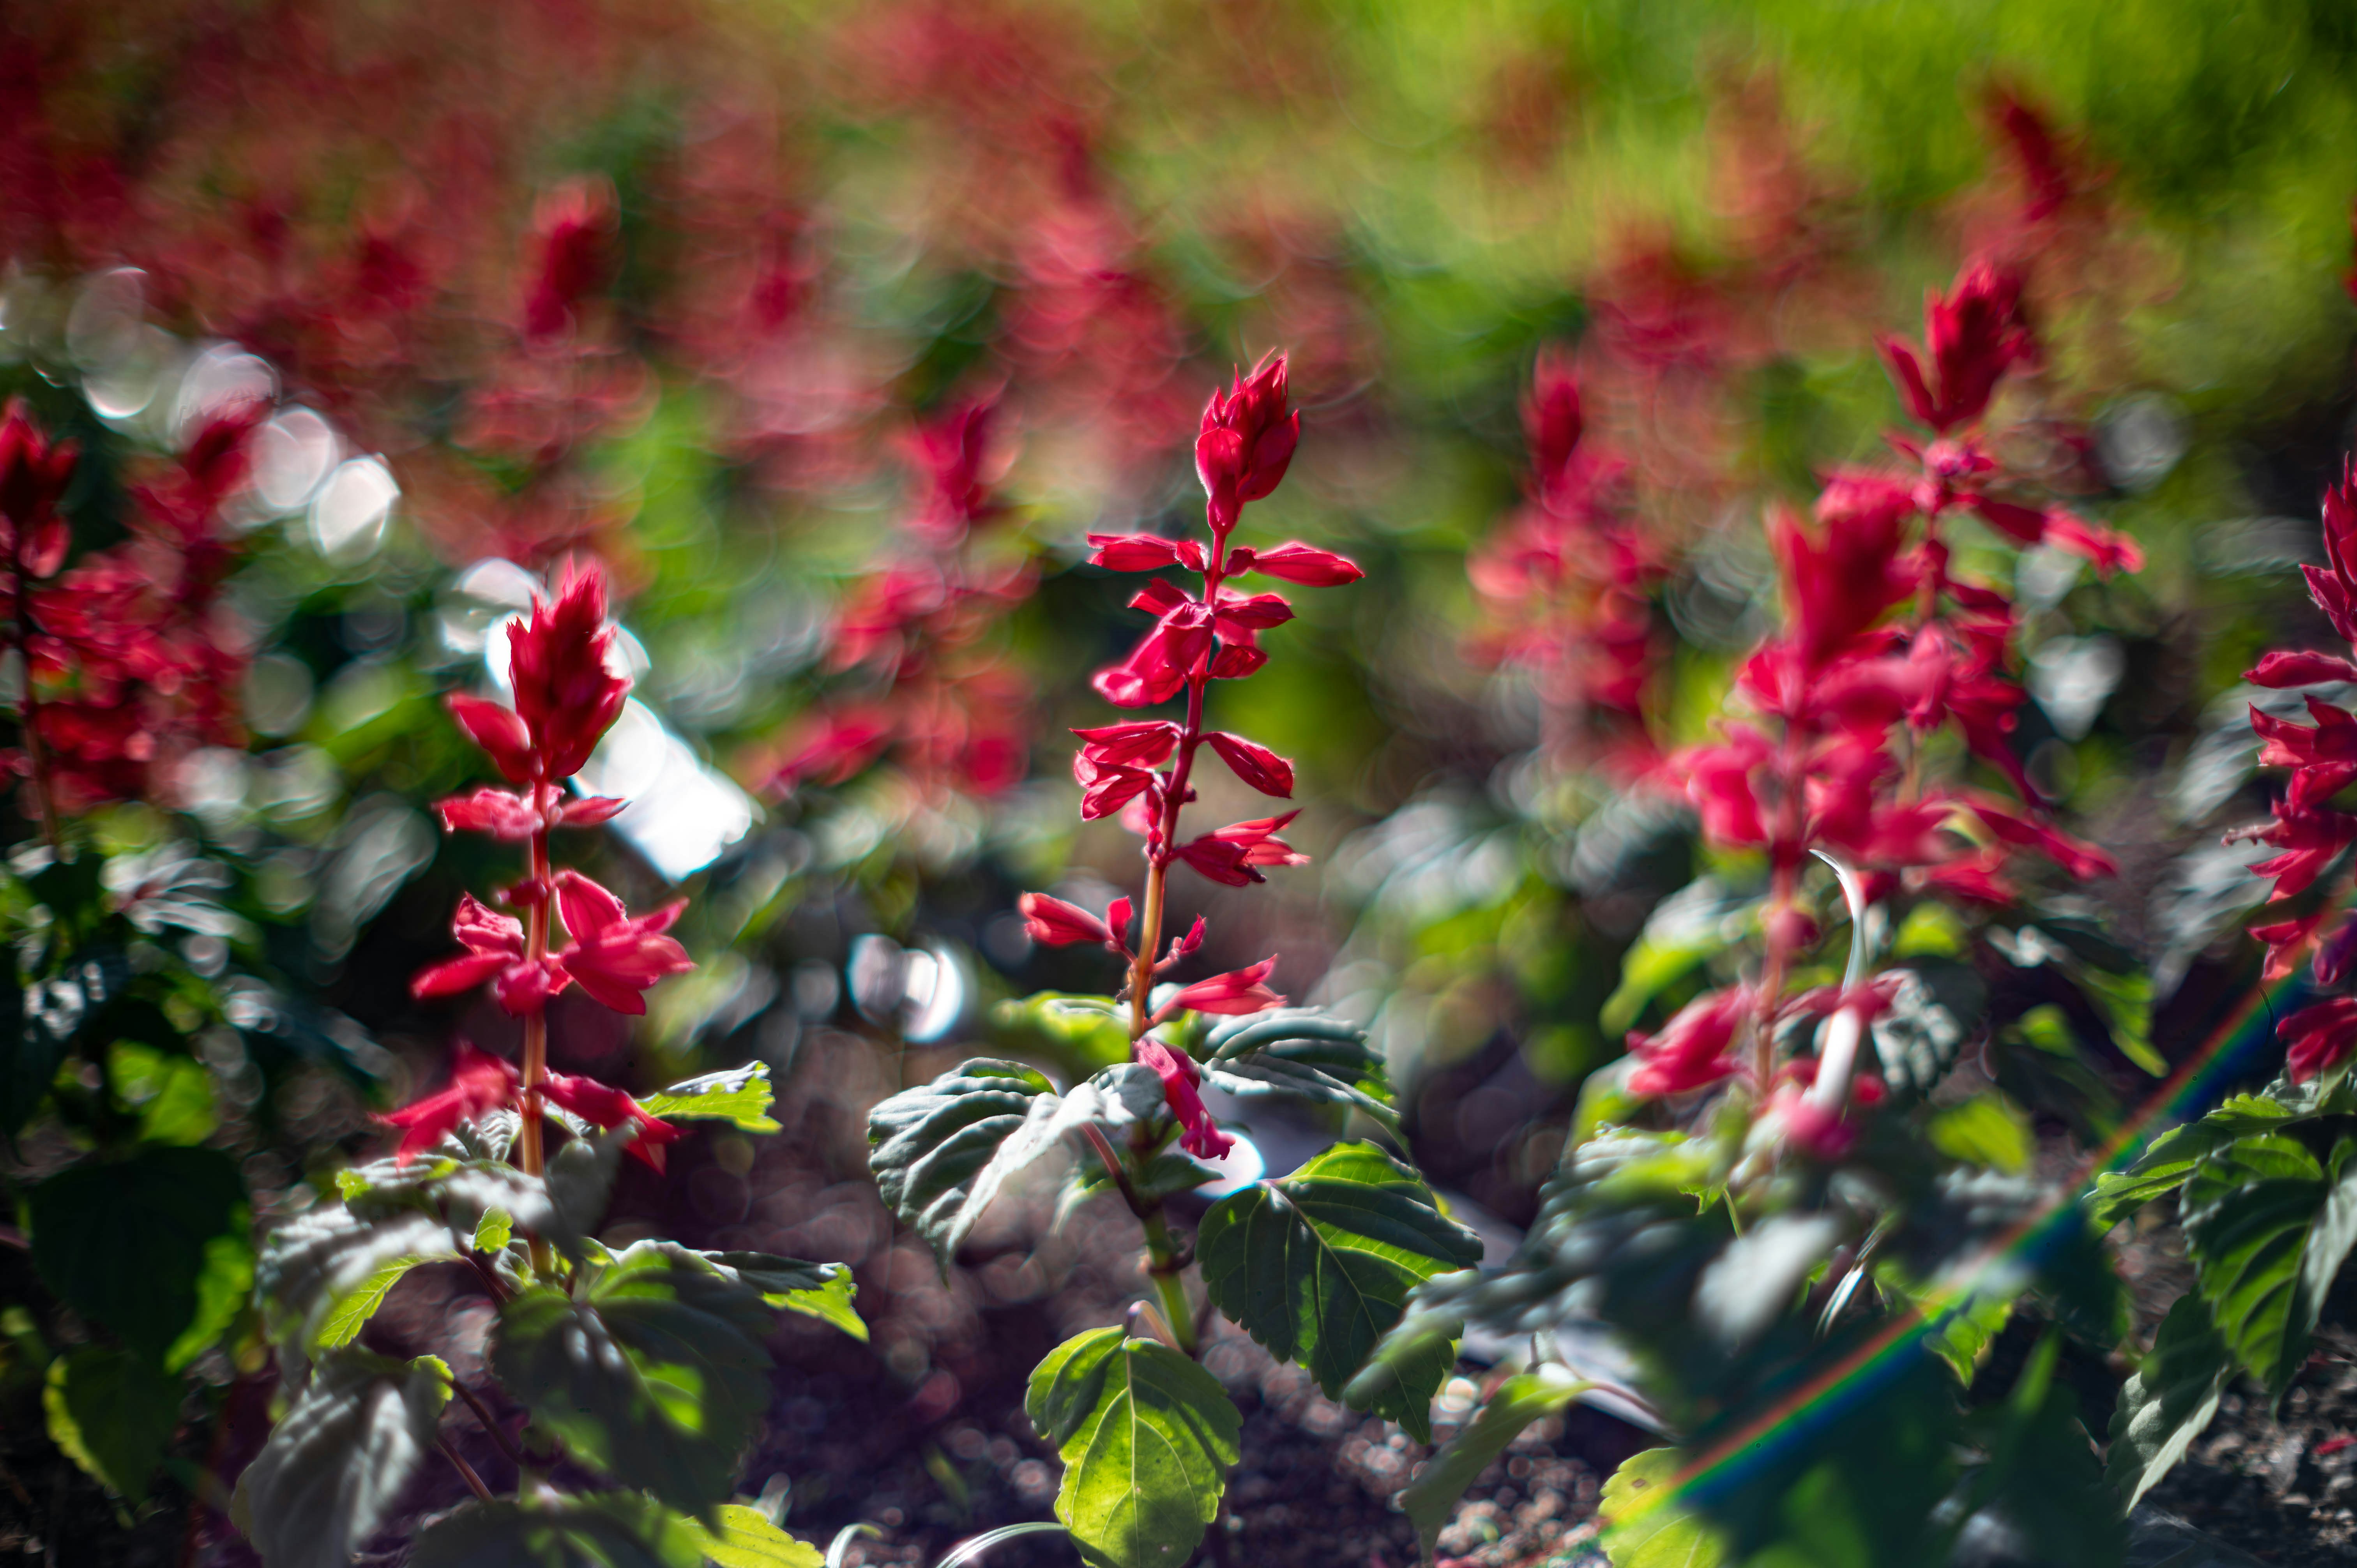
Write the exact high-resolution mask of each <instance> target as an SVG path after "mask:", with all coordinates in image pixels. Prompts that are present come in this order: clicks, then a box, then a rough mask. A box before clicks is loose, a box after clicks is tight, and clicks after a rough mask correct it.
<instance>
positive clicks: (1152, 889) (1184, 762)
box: [1129, 534, 1225, 1040]
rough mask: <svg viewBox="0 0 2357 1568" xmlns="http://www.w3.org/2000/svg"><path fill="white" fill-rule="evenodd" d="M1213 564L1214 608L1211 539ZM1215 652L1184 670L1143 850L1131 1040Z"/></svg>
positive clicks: (1208, 577) (1214, 578) (1212, 600)
mask: <svg viewBox="0 0 2357 1568" xmlns="http://www.w3.org/2000/svg"><path fill="white" fill-rule="evenodd" d="M1224 543H1225V541H1224V540H1222V539H1221V538H1220V537H1219V536H1218V535H1217V534H1214V535H1213V548H1212V552H1211V566H1210V568H1209V569H1208V570H1207V571H1205V572H1204V574H1203V602H1204V603H1205V604H1206V605H1212V606H1216V605H1217V604H1218V603H1219V597H1220V549H1221V547H1222V545H1223V544H1224ZM1217 650H1218V639H1217V637H1216V636H1214V638H1213V639H1212V645H1211V647H1209V648H1206V649H1205V650H1203V652H1202V655H1201V657H1200V658H1199V659H1197V660H1195V667H1194V668H1193V669H1192V670H1189V671H1187V724H1186V727H1185V728H1183V729H1181V730H1180V731H1179V755H1178V758H1177V760H1176V761H1174V762H1173V763H1172V764H1171V765H1170V776H1169V778H1168V780H1166V781H1165V783H1164V784H1163V787H1162V817H1161V820H1160V822H1158V823H1157V827H1156V837H1155V840H1154V842H1152V843H1149V844H1148V845H1147V846H1146V898H1145V905H1146V908H1145V910H1144V915H1145V918H1146V924H1145V925H1144V927H1143V928H1142V929H1140V930H1139V932H1138V943H1137V957H1136V958H1135V960H1134V961H1132V966H1131V970H1130V979H1129V1037H1130V1038H1131V1039H1133V1040H1135V1039H1141V1038H1143V1037H1144V1036H1145V1034H1146V1028H1147V1026H1149V1025H1150V1024H1151V1022H1152V1021H1153V1002H1152V999H1151V995H1150V993H1152V991H1153V989H1154V955H1155V953H1156V952H1157V950H1159V949H1160V947H1161V945H1162V924H1163V922H1162V909H1163V903H1164V890H1165V888H1166V886H1168V872H1169V869H1170V862H1171V861H1172V859H1174V858H1175V856H1176V853H1177V851H1176V846H1177V844H1178V843H1179V811H1181V810H1182V809H1183V808H1184V807H1185V806H1186V803H1187V781H1188V779H1189V777H1190V776H1191V775H1192V774H1193V773H1194V771H1195V748H1196V747H1197V746H1201V745H1202V744H1203V693H1204V690H1205V688H1207V687H1208V686H1210V685H1211V659H1212V656H1213V654H1214V653H1215V652H1216V651H1217Z"/></svg>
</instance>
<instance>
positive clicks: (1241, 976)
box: [1141, 953, 1285, 1043]
mask: <svg viewBox="0 0 2357 1568" xmlns="http://www.w3.org/2000/svg"><path fill="white" fill-rule="evenodd" d="M1275 972H1276V955H1275V954H1274V953H1272V954H1270V955H1269V956H1268V957H1266V958H1265V959H1263V960H1261V961H1259V962H1258V963H1256V964H1254V965H1252V966H1251V967H1250V968H1247V969H1238V970H1232V971H1230V972H1228V973H1226V974H1215V975H1213V976H1212V977H1211V979H1209V980H1199V981H1197V982H1196V983H1194V984H1192V985H1189V986H1187V987H1185V988H1184V989H1182V990H1181V991H1180V992H1179V993H1178V994H1177V995H1176V996H1173V997H1172V998H1171V999H1170V1000H1169V1001H1168V1002H1166V1003H1164V1004H1162V1005H1161V1007H1160V1008H1159V1009H1158V1010H1157V1012H1156V1013H1155V1015H1154V1018H1155V1022H1157V1023H1160V1022H1162V1021H1164V1020H1165V1019H1168V1018H1171V1017H1175V1016H1176V1015H1179V1014H1180V1013H1183V1012H1187V1011H1189V1009H1191V1010H1193V1011H1194V1012H1197V1013H1213V1014H1219V1015H1225V1016H1234V1015H1242V1014H1246V1013H1260V1012H1265V1011H1266V1010H1267V1009H1269V1008H1271V1007H1282V1006H1284V1005H1285V998H1284V997H1282V996H1280V995H1278V994H1277V993H1275V992H1274V991H1271V990H1270V989H1269V988H1268V986H1267V984H1266V983H1265V982H1266V981H1267V979H1268V977H1269V976H1270V975H1271V974H1274V973H1275ZM1141 1043H1143V1042H1141Z"/></svg>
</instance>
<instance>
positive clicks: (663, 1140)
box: [540, 1072, 684, 1171]
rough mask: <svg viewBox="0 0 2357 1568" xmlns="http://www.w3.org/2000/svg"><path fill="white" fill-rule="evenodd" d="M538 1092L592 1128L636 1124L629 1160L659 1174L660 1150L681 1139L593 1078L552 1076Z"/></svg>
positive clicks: (678, 1133)
mask: <svg viewBox="0 0 2357 1568" xmlns="http://www.w3.org/2000/svg"><path fill="white" fill-rule="evenodd" d="M540 1092H541V1093H543V1094H544V1095H546V1096H547V1097H548V1099H549V1101H550V1102H551V1103H553V1104H555V1105H558V1106H561V1107H563V1108H564V1109H565V1110H567V1111H570V1112H573V1114H575V1115H576V1116H578V1117H580V1118H581V1120H583V1121H584V1122H588V1123H589V1124H590V1125H591V1126H593V1127H597V1128H601V1129H610V1128H615V1127H619V1126H620V1125H621V1124H622V1123H623V1122H634V1123H636V1124H637V1126H638V1129H639V1135H638V1136H637V1137H635V1138H633V1139H631V1140H630V1155H631V1157H633V1158H634V1159H640V1160H643V1161H645V1162H646V1163H647V1164H648V1165H651V1166H652V1167H653V1168H654V1169H656V1170H658V1171H660V1170H662V1168H663V1146H664V1145H665V1144H676V1143H678V1142H679V1140H680V1139H681V1138H682V1137H683V1135H684V1134H683V1133H681V1131H680V1129H678V1128H677V1127H674V1126H673V1125H672V1124H671V1123H670V1122H665V1121H663V1120H662V1118H660V1117H656V1116H650V1115H649V1114H647V1112H646V1109H645V1108H644V1107H643V1106H641V1105H640V1103H639V1102H638V1101H635V1100H633V1099H631V1098H630V1096H629V1095H627V1094H625V1093H623V1092H622V1091H621V1090H619V1089H616V1088H613V1087H612V1086H611V1085H608V1084H603V1083H599V1082H598V1081H597V1079H594V1078H583V1077H580V1076H578V1075H576V1074H573V1073H564V1072H553V1073H550V1074H549V1075H548V1076H547V1077H546V1078H544V1079H541V1081H540Z"/></svg>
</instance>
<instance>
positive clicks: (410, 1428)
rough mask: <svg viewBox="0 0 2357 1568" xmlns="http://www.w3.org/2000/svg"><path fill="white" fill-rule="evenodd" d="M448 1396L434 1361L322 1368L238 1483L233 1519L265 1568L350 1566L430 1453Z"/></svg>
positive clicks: (331, 1361) (337, 1360) (337, 1361)
mask: <svg viewBox="0 0 2357 1568" xmlns="http://www.w3.org/2000/svg"><path fill="white" fill-rule="evenodd" d="M449 1398H450V1387H449V1383H448V1381H447V1373H446V1371H445V1370H444V1369H442V1368H441V1366H440V1364H439V1363H438V1362H436V1360H435V1359H433V1358H432V1357H430V1356H428V1357H421V1358H419V1359H417V1360H415V1361H412V1362H409V1363H407V1364H406V1365H404V1364H403V1363H402V1362H399V1361H391V1360H387V1359H384V1358H383V1357H381V1356H371V1355H369V1354H367V1353H366V1352H364V1351H358V1350H339V1351H336V1352H334V1353H332V1354H331V1355H329V1356H328V1357H327V1358H326V1359H323V1360H321V1362H320V1363H319V1366H318V1369H317V1371H316V1372H315V1373H314V1374H313V1376H312V1378H311V1381H310V1384H309V1386H308V1387H307V1388H305V1389H304V1390H303V1391H301V1392H300V1393H299V1394H297V1395H296V1399H295V1402H294V1404H293V1405H292V1406H290V1407H289V1408H288V1410H287V1412H286V1414H285V1417H284V1418H283V1419H281V1420H280V1422H279V1423H278V1424H277V1426H276V1427H275V1428H274V1429H273V1430H272V1432H271V1434H270V1440H269V1441H268V1442H266V1443H264V1444H263V1445H262V1452H261V1453H260V1454H257V1455H254V1459H253V1464H251V1465H249V1466H246V1467H245V1473H244V1475H242V1476H241V1477H239V1478H238V1483H237V1495H236V1498H235V1502H234V1504H233V1506H232V1509H231V1515H232V1517H233V1518H234V1519H235V1520H237V1524H238V1528H239V1529H241V1530H244V1531H245V1533H246V1535H247V1537H248V1538H249V1539H251V1540H252V1541H253V1545H254V1550H255V1551H257V1552H260V1553H261V1554H262V1561H263V1562H264V1564H265V1565H266V1568H347V1565H348V1564H349V1563H350V1561H351V1554H352V1552H353V1549H354V1548H356V1547H358V1546H359V1545H360V1544H361V1542H363V1541H366V1540H367V1539H368V1538H369V1537H370V1536H371V1535H374V1534H375V1533H376V1532H377V1530H378V1529H379V1528H380V1527H381V1526H382V1524H383V1523H384V1522H385V1520H386V1518H387V1516H388V1515H389V1514H390V1512H391V1511H392V1509H393V1503H394V1502H395V1501H396V1500H397V1499H398V1498H399V1497H400V1496H401V1491H402V1488H403V1487H405V1486H407V1485H408V1484H409V1477H410V1476H411V1475H412V1474H413V1473H414V1471H415V1470H416V1468H417V1465H418V1462H419V1460H420V1459H422V1458H423V1457H424V1456H425V1450H426V1449H427V1448H428V1447H430V1446H432V1444H433V1443H434V1439H435V1428H436V1424H437V1423H439V1422H440V1420H441V1418H442V1407H443V1405H445V1404H446V1403H447V1402H448V1401H449Z"/></svg>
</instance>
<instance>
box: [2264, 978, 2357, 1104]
mask: <svg viewBox="0 0 2357 1568" xmlns="http://www.w3.org/2000/svg"><path fill="white" fill-rule="evenodd" d="M2276 1035H2277V1036H2280V1037H2281V1038H2282V1039H2284V1040H2285V1041H2286V1042H2287V1043H2288V1044H2289V1046H2290V1047H2291V1048H2290V1051H2289V1052H2288V1054H2287V1058H2286V1059H2285V1066H2286V1067H2287V1068H2288V1069H2290V1072H2291V1080H2292V1081H2293V1082H2294V1083H2306V1082H2307V1081H2308V1080H2309V1079H2312V1078H2314V1077H2316V1076H2317V1075H2318V1074H2319V1073H2323V1072H2330V1071H2331V1070H2332V1069H2334V1068H2336V1067H2339V1066H2340V1065H2341V1063H2342V1062H2344V1061H2347V1060H2348V1059H2349V1056H2350V1053H2351V1052H2352V1050H2357V996H2336V997H2334V998H2332V999H2331V1000H2330V1002H2319V1003H2318V1004H2315V1005H2314V1006H2312V1007H2303V1008H2301V1009H2300V1010H2299V1011H2298V1012H2297V1013H2294V1014H2293V1015H2291V1016H2290V1017H2288V1018H2286V1019H2285V1020H2284V1021H2283V1022H2282V1023H2281V1024H2279V1025H2277V1026H2276Z"/></svg>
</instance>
